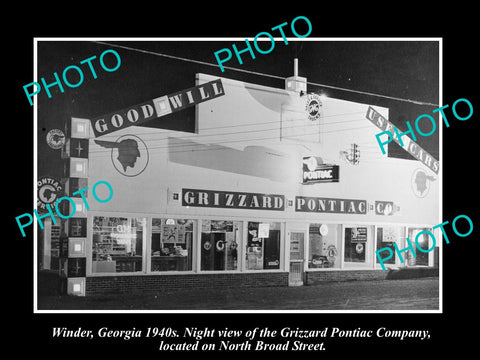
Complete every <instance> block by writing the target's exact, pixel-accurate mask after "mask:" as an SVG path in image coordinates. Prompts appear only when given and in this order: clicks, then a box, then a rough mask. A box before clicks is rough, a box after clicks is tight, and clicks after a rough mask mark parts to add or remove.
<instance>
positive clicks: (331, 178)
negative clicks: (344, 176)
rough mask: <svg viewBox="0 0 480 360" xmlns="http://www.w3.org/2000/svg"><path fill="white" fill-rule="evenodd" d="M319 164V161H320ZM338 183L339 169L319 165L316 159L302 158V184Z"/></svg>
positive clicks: (329, 165) (333, 166) (332, 166)
mask: <svg viewBox="0 0 480 360" xmlns="http://www.w3.org/2000/svg"><path fill="white" fill-rule="evenodd" d="M320 162H321V159H320ZM338 181H339V167H338V165H332V164H321V163H320V164H319V160H317V158H316V157H314V156H310V157H304V158H303V172H302V183H303V184H313V183H324V182H338Z"/></svg>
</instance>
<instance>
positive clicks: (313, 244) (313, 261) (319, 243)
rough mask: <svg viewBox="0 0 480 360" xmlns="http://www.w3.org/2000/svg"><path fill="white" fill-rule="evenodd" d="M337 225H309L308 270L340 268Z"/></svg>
mask: <svg viewBox="0 0 480 360" xmlns="http://www.w3.org/2000/svg"><path fill="white" fill-rule="evenodd" d="M338 228H339V226H338V225H331V224H310V226H309V242H310V247H309V252H308V268H309V269H318V268H340V261H339V254H338V250H337V249H338V246H337V244H338V238H339V237H338Z"/></svg>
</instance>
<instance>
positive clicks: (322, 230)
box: [318, 224, 328, 236]
mask: <svg viewBox="0 0 480 360" xmlns="http://www.w3.org/2000/svg"><path fill="white" fill-rule="evenodd" d="M318 232H319V233H320V235H322V236H327V235H328V226H327V225H325V224H322V225H320V227H319V228H318Z"/></svg>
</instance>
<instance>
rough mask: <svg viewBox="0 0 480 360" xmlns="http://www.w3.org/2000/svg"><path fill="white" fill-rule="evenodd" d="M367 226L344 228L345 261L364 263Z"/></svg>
mask: <svg viewBox="0 0 480 360" xmlns="http://www.w3.org/2000/svg"><path fill="white" fill-rule="evenodd" d="M367 240H368V227H366V226H358V227H346V228H345V258H344V260H345V262H354V263H365V262H366V255H365V254H366V252H367V249H366V248H367Z"/></svg>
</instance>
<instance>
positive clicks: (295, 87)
mask: <svg viewBox="0 0 480 360" xmlns="http://www.w3.org/2000/svg"><path fill="white" fill-rule="evenodd" d="M285 90H288V91H295V92H297V93H300V92H303V93H306V92H307V78H305V77H301V76H298V59H297V58H295V59H293V76H290V77H288V78H286V79H285Z"/></svg>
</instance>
